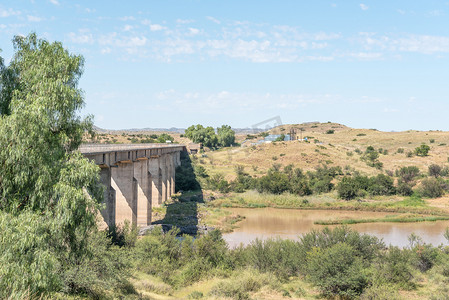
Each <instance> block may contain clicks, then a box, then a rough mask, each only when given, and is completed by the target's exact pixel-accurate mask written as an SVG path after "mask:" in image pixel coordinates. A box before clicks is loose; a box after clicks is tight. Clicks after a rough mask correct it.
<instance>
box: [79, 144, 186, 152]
mask: <svg viewBox="0 0 449 300" xmlns="http://www.w3.org/2000/svg"><path fill="white" fill-rule="evenodd" d="M180 147H181V148H183V147H185V146H184V145H180V144H112V145H111V144H108V145H105V144H82V145H81V146H80V147H79V150H80V152H81V153H82V154H95V153H109V152H120V151H133V150H145V149H167V148H168V149H175V148H180Z"/></svg>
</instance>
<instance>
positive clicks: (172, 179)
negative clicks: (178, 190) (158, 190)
mask: <svg viewBox="0 0 449 300" xmlns="http://www.w3.org/2000/svg"><path fill="white" fill-rule="evenodd" d="M175 160H176V156H175V154H174V153H170V159H169V161H170V187H171V190H170V195H173V194H174V193H175V173H176V161H175Z"/></svg>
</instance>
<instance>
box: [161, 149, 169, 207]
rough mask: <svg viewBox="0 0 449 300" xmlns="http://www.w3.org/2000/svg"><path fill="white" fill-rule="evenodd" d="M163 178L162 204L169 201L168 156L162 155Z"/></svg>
mask: <svg viewBox="0 0 449 300" xmlns="http://www.w3.org/2000/svg"><path fill="white" fill-rule="evenodd" d="M160 159H161V171H162V172H161V173H162V174H161V175H162V176H161V177H162V202H164V201H166V200H167V191H168V180H167V173H168V172H167V155H166V154H162V155H161V157H160Z"/></svg>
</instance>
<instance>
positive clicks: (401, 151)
mask: <svg viewBox="0 0 449 300" xmlns="http://www.w3.org/2000/svg"><path fill="white" fill-rule="evenodd" d="M396 152H397V153H404V148H398V150H396Z"/></svg>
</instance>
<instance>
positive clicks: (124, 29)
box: [123, 24, 133, 31]
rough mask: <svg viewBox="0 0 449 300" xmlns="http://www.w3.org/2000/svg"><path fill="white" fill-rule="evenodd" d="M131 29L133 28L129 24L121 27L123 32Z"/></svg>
mask: <svg viewBox="0 0 449 300" xmlns="http://www.w3.org/2000/svg"><path fill="white" fill-rule="evenodd" d="M131 29H133V27H132V26H131V25H129V24H127V25H125V26H124V27H123V31H130V30H131Z"/></svg>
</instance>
